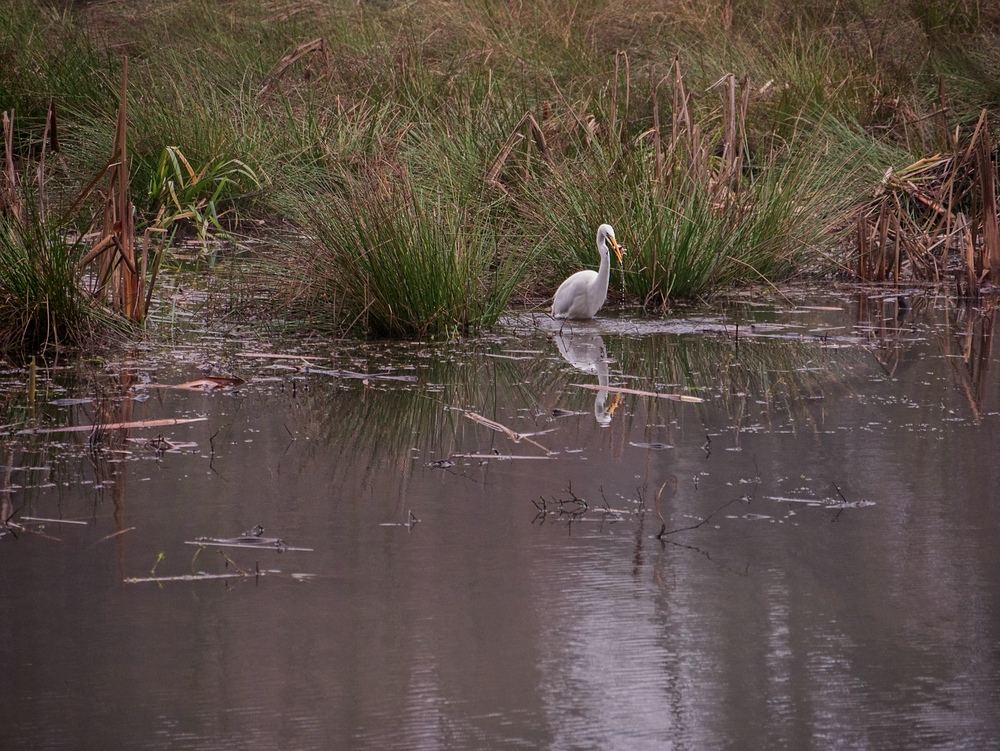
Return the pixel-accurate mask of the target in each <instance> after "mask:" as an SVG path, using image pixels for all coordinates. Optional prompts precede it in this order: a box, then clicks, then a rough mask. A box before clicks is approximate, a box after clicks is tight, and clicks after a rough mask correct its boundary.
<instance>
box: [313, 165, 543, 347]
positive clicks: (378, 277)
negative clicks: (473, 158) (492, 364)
mask: <svg viewBox="0 0 1000 751" xmlns="http://www.w3.org/2000/svg"><path fill="white" fill-rule="evenodd" d="M446 188H450V189H451V190H449V191H447V192H444V189H446ZM442 189H443V192H442V193H440V194H426V193H423V192H419V191H414V190H413V186H412V185H411V184H410V182H409V178H408V176H407V175H406V174H405V173H397V174H394V175H388V174H383V175H373V176H372V177H371V178H370V179H369V180H368V181H367V182H365V183H360V182H359V183H357V184H355V185H353V186H352V189H351V190H349V191H348V192H346V193H345V194H343V195H340V196H336V197H331V198H330V199H329V201H327V202H325V203H324V204H322V205H321V207H320V208H319V210H317V211H315V212H314V214H313V216H312V219H313V223H314V225H315V226H316V227H317V228H318V231H319V236H318V243H317V244H316V246H315V247H314V248H313V249H312V252H311V256H312V257H311V259H309V260H308V262H307V264H306V265H305V266H304V267H302V268H301V272H302V273H303V276H302V277H301V278H300V283H302V284H305V285H306V288H307V290H308V292H307V299H306V300H305V301H304V304H305V307H306V309H307V310H308V311H309V313H310V314H311V317H312V318H313V320H314V321H316V322H317V323H321V322H326V325H327V327H329V326H330V325H331V324H333V325H337V323H338V322H346V324H347V325H346V329H348V330H349V329H355V328H356V329H359V330H361V331H364V332H365V333H367V334H368V335H370V336H375V337H415V338H426V337H435V336H442V335H456V334H468V333H470V332H474V331H478V330H480V329H482V328H483V327H485V326H489V325H491V324H493V323H495V322H496V320H497V319H498V318H499V317H500V314H501V313H502V312H503V310H504V308H505V307H506V305H507V302H508V300H509V299H510V296H511V295H512V294H513V292H514V290H515V288H516V286H517V283H518V281H519V279H520V276H521V274H522V273H523V271H524V269H525V267H526V266H527V264H528V262H529V261H530V259H531V252H530V248H529V249H528V252H525V251H524V249H522V248H518V247H516V245H512V244H511V242H510V240H511V238H510V236H509V235H502V233H501V231H500V226H501V225H500V224H499V223H498V220H497V217H496V216H494V215H491V214H490V212H489V208H490V207H489V204H486V205H485V206H484V205H483V204H481V203H479V202H478V201H476V200H474V198H475V197H474V195H472V194H469V193H462V192H461V191H458V192H455V186H454V185H443V186H442ZM300 260H301V259H300Z"/></svg>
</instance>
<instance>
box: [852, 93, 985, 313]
mask: <svg viewBox="0 0 1000 751" xmlns="http://www.w3.org/2000/svg"><path fill="white" fill-rule="evenodd" d="M945 127H946V126H945ZM945 134H946V136H947V138H946V142H947V143H949V145H950V149H949V151H948V152H943V153H938V154H935V155H933V156H931V157H927V158H924V159H920V160H918V161H916V162H914V163H913V164H911V165H909V166H907V167H905V168H903V169H901V170H898V171H897V170H892V169H891V168H890V169H889V170H887V171H886V172H885V174H884V176H883V178H882V180H881V182H880V184H879V186H878V187H877V189H876V191H875V195H874V197H873V199H872V200H871V201H869V202H867V203H866V204H865V205H864V206H862V207H861V209H860V210H859V212H858V215H857V219H856V237H857V268H856V273H857V276H858V278H859V279H861V280H862V281H875V282H884V281H888V280H890V279H892V280H894V281H896V282H899V281H902V280H903V279H913V280H920V281H934V282H940V281H945V280H947V279H948V277H949V276H951V277H953V278H954V281H955V284H956V286H957V289H958V293H959V295H960V296H963V297H971V298H976V297H978V296H979V293H980V288H981V286H982V284H983V283H984V282H986V281H989V282H992V283H993V284H998V283H1000V226H998V220H997V184H996V169H997V165H996V163H995V161H994V146H993V142H992V139H991V137H990V131H989V123H988V118H987V113H986V111H985V110H984V111H983V112H982V114H981V116H980V118H979V121H978V122H977V124H976V127H975V129H974V130H973V133H972V135H971V137H969V139H968V141H966V142H965V143H964V144H960V143H959V138H958V133H957V131H956V134H955V135H954V136H952V135H951V134H950V133H948V132H947V131H946V130H945Z"/></svg>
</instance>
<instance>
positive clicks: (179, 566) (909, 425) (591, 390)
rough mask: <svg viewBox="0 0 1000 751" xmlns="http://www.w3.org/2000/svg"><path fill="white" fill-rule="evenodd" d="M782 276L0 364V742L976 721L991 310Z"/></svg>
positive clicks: (989, 602)
mask: <svg viewBox="0 0 1000 751" xmlns="http://www.w3.org/2000/svg"><path fill="white" fill-rule="evenodd" d="M788 294H789V295H790V296H792V297H793V299H792V300H788V301H786V300H780V302H778V303H775V304H770V303H768V304H759V303H754V302H752V301H751V299H750V298H746V299H745V300H744V301H743V302H740V301H736V302H734V303H733V304H732V305H730V306H728V307H727V308H725V309H724V310H722V311H715V312H713V313H699V314H693V313H692V314H686V315H672V316H670V317H669V318H666V319H649V318H642V317H641V316H638V314H636V315H632V314H624V313H622V314H619V313H617V312H614V311H612V312H609V313H607V314H602V317H601V318H599V319H598V320H596V321H594V322H590V323H587V324H567V325H566V326H564V327H562V328H561V329H560V327H559V326H557V325H555V324H554V323H553V322H552V321H550V320H547V319H546V318H545V317H544V316H530V315H526V316H520V317H516V318H512V319H511V320H509V321H507V322H506V323H505V325H504V327H502V328H501V329H500V331H499V332H498V333H497V334H495V335H493V336H490V337H487V338H483V339H477V340H471V341H467V342H459V343H446V344H404V345H389V344H356V343H345V342H325V341H312V342H309V343H304V342H298V343H294V344H284V345H278V344H271V345H265V344H262V343H261V342H259V341H255V340H253V339H250V338H246V339H244V338H242V337H241V336H240V335H238V334H235V333H226V334H218V333H207V334H204V335H202V336H200V337H198V338H197V339H196V340H195V343H183V342H180V343H177V344H173V345H165V346H161V345H157V346H155V347H153V346H149V347H148V348H145V349H141V350H136V351H134V352H132V353H131V354H130V355H129V356H128V357H123V358H122V359H121V360H120V361H117V362H108V363H101V364H89V365H88V364H84V365H74V366H72V367H66V368H62V367H57V368H48V369H47V368H40V369H39V371H38V375H37V385H36V392H35V398H34V401H33V402H31V403H30V404H29V403H28V402H27V397H26V393H27V388H28V387H27V383H26V382H27V374H26V371H23V370H11V371H10V372H7V373H6V374H4V375H3V376H2V383H3V394H2V399H0V409H2V410H3V411H2V412H0V417H2V418H3V419H0V424H2V425H3V426H4V427H3V428H2V429H0V433H3V435H2V436H0V452H2V453H0V465H3V469H2V471H0V480H2V481H3V489H2V492H0V500H2V502H3V515H4V518H5V519H9V520H10V525H9V526H8V528H7V529H6V531H5V534H4V535H3V536H2V537H0V571H2V576H0V633H2V634H3V638H2V639H0V665H2V666H3V677H2V680H0V728H2V737H3V742H2V744H0V745H2V746H3V748H4V749H21V748H25V749H27V748H31V749H90V748H93V749H115V748H129V749H153V748H164V749H230V748H231V749H246V748H258V749H267V748H281V749H334V748H359V749H360V748H365V749H368V748H370V749H442V748H452V749H475V748H482V749H487V748H488V749H502V748H524V749H538V748H548V749H596V748H600V749H629V750H634V749H692V750H697V751H703V750H705V749H730V748H731V749H751V748H757V749H831V748H851V749H858V748H867V749H901V748H920V749H931V748H952V749H971V748H976V749H986V748H998V747H1000V711H998V706H1000V575H998V574H1000V543H998V541H1000V521H998V519H1000V515H998V501H1000V492H998V491H1000V472H998V470H997V466H998V464H997V457H998V446H1000V388H998V387H1000V377H998V373H1000V367H998V364H997V362H996V360H997V357H998V354H997V353H996V352H994V351H993V350H992V339H993V335H994V333H995V328H996V322H995V320H994V316H993V314H992V312H983V311H982V310H973V311H968V310H962V309H959V308H956V307H954V305H953V304H952V303H950V302H949V301H948V299H947V298H945V297H942V298H932V297H921V296H915V297H912V298H909V300H908V305H907V306H905V309H902V308H900V306H899V305H898V304H897V302H896V297H895V296H894V295H893V296H889V297H885V296H884V295H879V294H875V293H873V294H871V295H870V296H867V297H865V296H857V295H854V296H848V295H846V294H844V295H838V294H835V293H830V294H826V295H816V294H813V295H808V296H806V295H804V293H803V294H799V295H798V296H796V295H794V294H793V293H788ZM290 354H294V355H296V356H298V359H287V358H286V359H282V358H281V357H277V356H276V355H290ZM306 357H311V358H315V359H304V358H306ZM206 374H210V375H215V376H235V377H239V378H240V379H243V380H245V381H246V382H245V383H242V384H235V385H234V384H233V383H232V382H228V381H224V380H220V381H216V382H209V383H202V384H192V385H191V386H190V387H189V388H185V389H179V388H164V387H163V385H170V386H177V385H181V384H185V383H190V382H192V381H196V380H198V379H201V378H203V377H204V376H205V375H206ZM360 374H367V375H368V376H369V377H368V378H359V377H357V376H358V375H360ZM209 386H212V387H214V388H212V389H211V390H205V389H207V388H208V387H209ZM599 386H609V390H607V391H604V390H597V389H596V387H599ZM615 387H619V388H624V389H626V391H617V390H615ZM635 392H640V393H635ZM642 392H657V393H660V394H671V395H674V397H681V396H682V397H685V399H684V400H683V401H682V400H679V399H677V398H664V397H661V396H651V395H648V393H645V394H644V393H642ZM698 400H701V401H698ZM170 418H207V419H204V420H199V421H195V422H189V423H184V424H175V425H166V426H163V425H161V426H155V425H154V426H150V427H131V428H119V427H113V425H114V424H115V423H136V422H141V421H150V420H163V419H170ZM95 421H96V422H98V423H101V424H103V425H105V426H110V427H107V428H106V429H105V430H104V431H103V432H102V433H101V435H98V436H96V437H95V438H93V439H91V438H90V437H89V434H88V433H87V432H79V433H71V432H70V433H67V432H52V433H38V432H36V433H24V432H19V431H24V430H26V429H37V428H43V429H44V428H54V427H64V426H70V425H88V424H92V423H94V422H95ZM510 457H514V458H510ZM46 519H47V520H58V521H39V520H46ZM68 522H79V523H68ZM257 525H261V526H263V527H264V531H263V533H262V534H261V536H260V537H259V538H255V539H256V540H257V545H258V546H259V547H251V546H249V545H248V544H247V542H246V541H245V540H240V539H238V538H239V536H240V535H241V533H243V532H244V531H250V530H252V529H253V528H254V527H256V526H257ZM258 531H259V530H258ZM199 538H202V539H201V541H200V544H199ZM204 538H212V539H213V540H214V542H206V541H205V540H204ZM234 538H235V539H234ZM276 540H280V542H276ZM279 549H280V550H279ZM227 574H228V575H230V576H231V578H209V576H208V575H214V576H219V575H227ZM175 577H177V578H176V579H175ZM184 577H188V578H187V579H184Z"/></svg>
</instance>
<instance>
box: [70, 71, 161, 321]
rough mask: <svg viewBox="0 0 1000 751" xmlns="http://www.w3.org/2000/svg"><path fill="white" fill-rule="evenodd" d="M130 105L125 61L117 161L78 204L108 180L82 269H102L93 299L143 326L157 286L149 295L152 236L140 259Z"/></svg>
mask: <svg viewBox="0 0 1000 751" xmlns="http://www.w3.org/2000/svg"><path fill="white" fill-rule="evenodd" d="M127 99H128V58H125V59H124V61H123V64H122V85H121V99H120V101H119V104H118V119H117V123H116V126H115V138H114V145H113V146H112V153H111V159H110V160H109V161H108V163H107V165H105V167H104V169H102V170H101V171H100V172H99V173H98V175H97V177H95V178H94V180H93V181H92V182H91V184H90V185H88V186H87V188H85V189H84V191H83V193H81V194H80V197H79V198H77V200H76V204H77V205H78V204H79V203H81V202H82V201H83V199H84V198H85V197H86V196H87V195H88V194H89V193H90V192H91V191H92V190H93V189H94V187H96V185H97V183H98V182H99V181H100V180H101V179H102V178H103V177H104V176H105V175H106V176H107V178H108V181H107V192H106V193H105V196H104V211H103V216H102V222H101V229H100V231H99V233H98V234H97V236H96V238H95V241H94V245H93V246H92V247H91V249H90V251H89V252H88V253H87V254H86V255H85V256H84V257H83V258H81V259H80V262H79V266H80V267H81V268H83V267H84V266H86V265H87V264H90V263H94V264H95V265H96V275H95V282H94V289H93V293H94V296H95V298H96V299H97V300H99V301H101V302H104V303H106V304H108V305H109V307H111V309H112V310H114V311H116V312H118V313H120V314H121V315H123V316H125V317H126V318H128V319H129V320H131V321H134V322H135V323H140V324H141V323H142V322H143V321H145V319H146V315H147V313H148V312H149V304H150V298H151V295H150V294H149V292H151V290H152V285H150V288H149V290H147V289H146V274H147V271H148V269H147V265H148V261H149V233H148V232H147V234H146V238H145V240H146V241H145V242H144V243H143V246H142V253H141V257H139V256H137V253H136V243H135V207H134V206H133V204H132V199H131V194H130V192H129V165H128V139H127V132H128V118H127V111H126V105H127ZM158 261H159V257H157V258H156V259H155V260H154V268H153V273H154V277H155V273H156V269H157V267H158Z"/></svg>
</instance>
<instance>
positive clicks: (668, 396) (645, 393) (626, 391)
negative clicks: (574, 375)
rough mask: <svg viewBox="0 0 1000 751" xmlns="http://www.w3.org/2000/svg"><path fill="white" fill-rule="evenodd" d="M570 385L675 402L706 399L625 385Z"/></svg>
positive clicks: (696, 402)
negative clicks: (643, 389) (626, 386)
mask: <svg viewBox="0 0 1000 751" xmlns="http://www.w3.org/2000/svg"><path fill="white" fill-rule="evenodd" d="M570 386H576V387H578V388H581V389H590V390H592V391H617V392H618V393H620V394H635V395H636V396H655V397H656V398H658V399H671V400H673V401H675V402H690V403H691V404H700V403H702V402H703V401H705V400H704V399H702V398H701V397H700V396H688V395H687V394H661V393H658V392H656V391H640V390H639V389H627V388H625V387H624V386H595V385H594V384H592V383H571V384H570Z"/></svg>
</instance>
